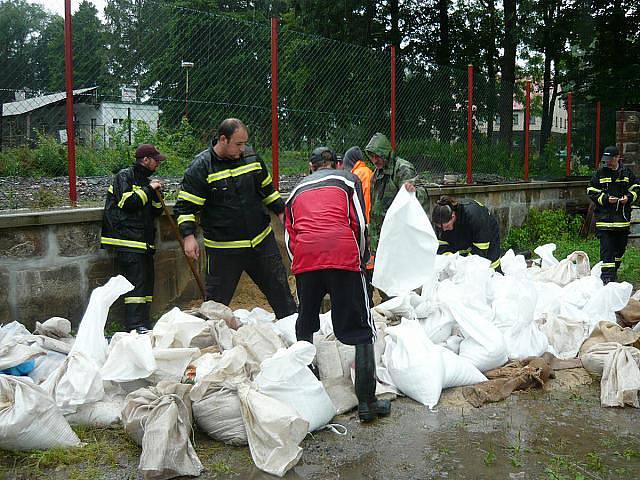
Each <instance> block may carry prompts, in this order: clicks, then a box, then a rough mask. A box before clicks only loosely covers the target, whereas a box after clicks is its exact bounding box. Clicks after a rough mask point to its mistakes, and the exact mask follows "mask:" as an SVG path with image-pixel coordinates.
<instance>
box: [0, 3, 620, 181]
mask: <svg viewBox="0 0 640 480" xmlns="http://www.w3.org/2000/svg"><path fill="white" fill-rule="evenodd" d="M82 5H84V6H82ZM82 5H81V7H80V10H78V12H77V13H76V14H74V16H73V21H74V31H73V48H74V64H73V71H74V118H73V122H74V125H75V136H76V138H75V143H76V144H77V149H76V157H77V172H78V174H79V175H81V176H86V175H96V174H105V173H109V172H110V171H113V170H116V169H117V168H120V167H122V166H125V165H127V164H129V163H130V162H131V160H132V151H133V147H134V146H135V145H137V144H138V143H143V142H150V143H154V144H156V145H158V146H159V148H160V149H161V150H163V151H164V152H166V153H167V154H168V157H169V160H168V161H167V162H165V163H164V164H163V166H162V169H163V170H162V171H161V172H160V173H162V174H173V175H176V176H180V175H181V174H182V172H183V171H184V169H185V168H186V166H187V165H188V162H189V161H190V160H191V159H192V158H193V156H194V154H196V153H197V152H198V151H200V150H202V149H204V148H206V145H207V144H208V142H209V141H210V139H211V137H212V134H213V131H214V129H215V127H216V125H217V124H218V123H219V122H220V121H221V120H222V119H224V118H226V117H231V116H234V117H239V118H241V119H242V120H243V121H245V123H246V124H247V125H248V127H249V130H250V141H251V143H252V144H253V145H254V146H255V147H256V149H257V150H258V152H259V153H261V154H262V155H263V156H264V157H265V160H266V161H267V162H269V161H270V160H271V147H272V135H273V134H274V133H275V132H274V131H273V127H274V125H273V122H272V115H273V114H274V112H273V111H272V88H273V87H274V86H275V80H276V78H275V77H273V74H272V72H273V69H272V67H273V65H272V62H271V58H272V53H274V52H273V50H272V49H273V46H272V40H276V42H274V45H276V47H275V48H277V52H276V54H277V58H278V59H279V65H278V68H277V70H276V73H277V80H278V85H279V94H278V104H277V111H276V112H275V113H276V114H277V116H278V119H279V130H278V132H277V138H278V144H279V147H280V148H279V152H280V153H279V160H280V166H281V168H280V173H281V174H285V175H286V174H292V173H304V172H305V170H306V168H307V158H308V154H309V152H310V151H311V150H312V149H313V148H314V147H316V146H318V145H320V144H326V145H329V146H331V147H333V148H335V149H336V150H337V152H338V153H344V152H345V151H346V150H347V149H348V148H349V147H351V146H354V145H358V146H360V147H361V148H363V147H364V146H365V145H366V143H367V142H368V140H369V138H370V137H371V136H372V135H373V134H374V133H375V132H382V133H385V134H387V136H388V137H389V138H390V139H391V138H393V136H394V135H393V134H392V132H391V128H392V118H391V112H392V110H393V108H392V101H393V100H392V95H391V90H392V87H391V85H392V80H394V79H392V78H391V61H392V60H391V59H392V56H391V49H390V48H385V49H371V48H365V47H361V46H356V45H352V44H347V43H342V42H338V41H334V40H329V39H326V38H321V37H317V36H312V35H308V34H302V33H299V32H295V31H292V30H289V29H287V28H284V27H283V28H282V29H281V31H280V32H279V33H277V36H276V38H275V39H273V38H272V29H271V25H270V24H269V22H268V21H267V20H264V21H255V22H251V21H245V20H240V19H238V18H235V17H233V16H227V15H221V14H212V13H208V12H202V11H195V10H190V9H186V8H182V7H180V6H177V5H176V3H173V2H165V1H161V0H146V1H144V2H130V5H129V7H127V8H128V10H127V9H123V10H122V11H121V10H112V11H107V12H105V18H103V19H100V18H99V17H98V16H97V15H96V12H95V11H94V12H91V11H89V10H87V9H88V8H93V7H89V6H88V5H89V4H86V3H83V4H82ZM122 5H128V4H127V2H123V3H122ZM158 19H161V21H158ZM96 22H98V23H97V24H96ZM63 49H64V24H63V22H62V21H61V19H60V17H56V18H54V19H53V20H51V21H48V22H44V23H42V25H41V28H40V30H38V31H35V30H34V31H32V32H28V34H27V35H26V36H25V42H24V44H23V45H21V46H19V47H16V48H14V49H13V50H11V49H10V50H8V51H9V55H8V56H6V57H2V58H0V102H1V103H2V104H3V105H2V109H1V110H0V111H1V112H2V118H1V121H0V125H1V127H0V128H1V130H0V142H1V143H0V148H1V151H0V175H11V174H22V175H25V174H47V175H58V174H65V173H66V164H67V159H66V153H65V148H64V144H65V143H66V142H67V138H66V132H67V130H66V118H65V101H66V93H65V88H64V87H65V84H64V80H65V76H64V67H65V65H64V58H63V55H62V52H63ZM469 80H470V78H469V72H468V70H466V69H457V68H452V67H445V66H440V65H435V64H432V63H428V62H426V61H424V60H423V59H421V58H409V57H408V56H403V55H402V54H401V52H398V59H397V62H396V78H395V86H396V100H395V101H396V103H395V106H396V109H395V110H396V117H395V119H396V130H395V138H396V140H397V145H396V146H397V151H398V154H399V155H400V156H402V157H404V158H406V159H408V160H410V161H411V162H413V163H414V165H415V166H416V169H417V170H418V171H419V172H421V174H422V175H423V177H424V178H425V179H426V180H427V181H430V182H437V183H442V182H443V181H444V180H445V175H448V177H449V179H448V180H451V181H457V182H460V183H462V182H464V181H465V178H466V177H467V174H468V173H470V174H471V176H472V177H473V180H474V182H479V183H485V182H493V183H501V182H508V181H518V180H522V179H523V178H527V177H528V178H529V179H550V178H560V177H564V176H565V174H566V163H567V161H566V158H567V153H568V152H567V149H566V145H567V127H568V121H569V120H568V112H567V109H566V94H565V93H563V92H559V93H558V94H557V95H555V96H554V98H553V100H554V108H553V109H552V110H551V113H550V114H549V121H550V124H547V125H546V126H543V125H542V122H541V118H542V113H541V112H542V108H541V103H542V93H541V92H540V91H539V90H538V89H537V87H536V86H535V85H534V86H533V87H532V93H531V101H530V103H531V108H530V110H529V113H530V118H529V135H528V138H527V136H526V135H525V128H524V123H525V113H526V112H525V108H524V104H525V99H524V84H522V83H520V82H518V83H517V84H516V88H515V95H514V105H513V107H514V108H513V118H512V120H511V121H512V122H513V125H512V132H511V136H512V141H511V144H510V146H509V147H505V146H504V145H505V142H504V141H503V139H502V136H501V132H500V129H501V128H500V127H501V124H500V122H501V119H500V115H499V110H500V104H499V97H500V84H499V79H497V78H492V77H487V76H485V75H483V74H481V73H479V72H478V71H476V72H474V73H473V74H472V81H473V87H472V88H473V89H472V94H473V98H472V102H471V103H470V102H469V100H468V96H469V86H470V85H469ZM469 109H471V144H470V145H469V142H468V133H469V123H468V120H469ZM614 110H615V109H614V108H612V106H608V105H603V106H602V108H601V114H600V142H599V144H598V145H599V147H598V145H597V142H596V140H595V138H596V133H595V132H596V123H597V121H596V118H597V115H596V107H595V102H594V101H591V100H589V101H587V100H586V99H582V98H579V97H575V96H574V98H573V109H572V121H573V129H572V133H573V142H572V146H573V149H572V152H571V154H572V155H571V164H570V167H571V173H572V174H574V175H586V174H588V173H589V172H590V171H592V169H593V168H594V166H595V159H596V149H597V148H599V149H600V150H599V151H600V152H602V149H603V148H604V146H605V145H607V144H612V143H614V142H615V111H614ZM543 138H544V139H546V141H545V144H546V146H545V148H543V149H541V148H540V144H541V142H542V139H543ZM501 140H502V141H501ZM527 142H528V145H529V164H528V165H529V169H528V171H525V161H524V157H525V155H524V154H525V149H524V145H525V143H527ZM469 148H471V150H472V155H471V168H472V171H471V172H467V166H468V156H467V155H468V152H469Z"/></svg>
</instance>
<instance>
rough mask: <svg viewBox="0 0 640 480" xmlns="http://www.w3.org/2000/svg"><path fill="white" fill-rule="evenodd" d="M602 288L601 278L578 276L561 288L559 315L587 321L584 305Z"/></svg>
mask: <svg viewBox="0 0 640 480" xmlns="http://www.w3.org/2000/svg"><path fill="white" fill-rule="evenodd" d="M602 289H603V284H602V280H600V278H597V277H594V276H593V275H591V276H589V277H585V278H579V279H578V280H575V281H573V282H571V283H570V284H568V285H566V286H565V287H563V288H562V292H561V294H560V309H559V312H558V313H559V315H561V316H563V317H565V318H573V319H575V320H578V319H580V320H583V321H585V322H588V321H589V319H588V318H586V315H585V312H584V311H583V309H584V307H585V306H586V305H587V302H588V301H589V300H590V299H591V298H592V297H594V296H595V295H596V294H597V293H598V292H600V291H601V290H602Z"/></svg>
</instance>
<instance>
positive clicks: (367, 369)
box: [356, 343, 391, 422]
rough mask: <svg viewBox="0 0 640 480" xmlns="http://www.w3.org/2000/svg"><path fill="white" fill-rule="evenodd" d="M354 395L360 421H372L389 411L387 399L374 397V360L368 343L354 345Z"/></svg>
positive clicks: (389, 404)
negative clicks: (356, 398)
mask: <svg viewBox="0 0 640 480" xmlns="http://www.w3.org/2000/svg"><path fill="white" fill-rule="evenodd" d="M356 397H358V417H359V418H360V421H361V422H372V421H373V420H375V419H376V418H378V417H384V416H387V415H389V413H391V402H389V400H378V399H376V360H375V356H374V350H373V344H370V343H369V344H366V345H356Z"/></svg>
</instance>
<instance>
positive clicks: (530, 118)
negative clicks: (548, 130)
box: [529, 115, 536, 125]
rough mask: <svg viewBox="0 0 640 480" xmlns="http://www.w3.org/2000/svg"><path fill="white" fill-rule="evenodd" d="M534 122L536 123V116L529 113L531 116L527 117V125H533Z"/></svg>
mask: <svg viewBox="0 0 640 480" xmlns="http://www.w3.org/2000/svg"><path fill="white" fill-rule="evenodd" d="M535 124H536V116H535V115H531V117H529V125H535Z"/></svg>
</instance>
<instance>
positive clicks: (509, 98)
mask: <svg viewBox="0 0 640 480" xmlns="http://www.w3.org/2000/svg"><path fill="white" fill-rule="evenodd" d="M502 3H503V8H504V37H503V39H502V49H503V54H502V68H501V73H502V76H501V80H500V141H501V142H502V144H503V145H504V147H505V148H506V149H507V150H508V151H509V152H511V151H512V141H513V140H512V138H513V93H514V85H515V81H516V49H517V46H518V39H517V32H516V28H517V23H516V22H517V14H516V0H503V2H502Z"/></svg>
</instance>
